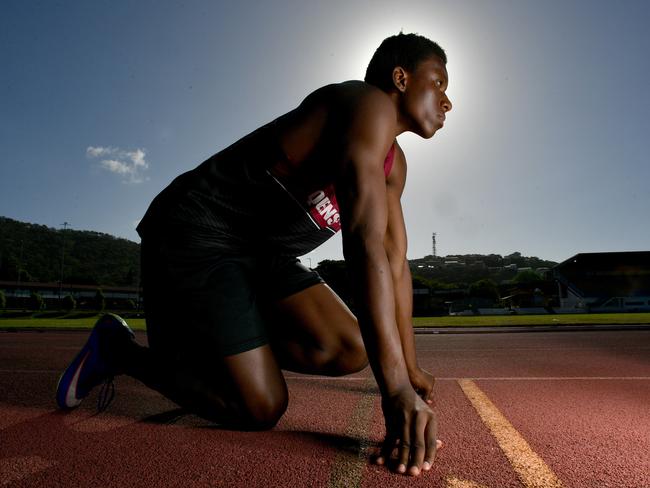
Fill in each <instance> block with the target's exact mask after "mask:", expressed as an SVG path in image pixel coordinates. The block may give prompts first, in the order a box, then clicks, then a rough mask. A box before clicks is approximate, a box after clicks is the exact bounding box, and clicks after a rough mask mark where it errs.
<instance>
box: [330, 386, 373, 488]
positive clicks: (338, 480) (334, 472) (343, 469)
mask: <svg viewBox="0 0 650 488" xmlns="http://www.w3.org/2000/svg"><path fill="white" fill-rule="evenodd" d="M360 379H365V380H366V381H368V386H369V387H370V386H372V384H373V383H374V380H373V379H372V378H360ZM375 399H376V397H375V395H371V394H367V393H364V394H362V395H361V398H360V399H359V401H358V402H357V404H356V406H355V407H354V410H353V411H352V414H351V415H350V419H349V420H348V425H347V429H346V431H345V436H346V437H348V438H350V439H353V440H354V441H356V442H358V450H357V448H356V446H354V448H353V449H351V450H349V451H348V450H343V451H339V454H337V456H336V458H335V459H334V462H333V463H332V468H331V470H330V477H329V480H328V483H327V486H328V488H358V487H359V486H361V478H362V477H363V470H364V469H365V467H366V464H367V463H368V455H369V451H370V448H371V447H372V444H371V443H370V442H369V441H368V431H369V430H370V425H371V421H372V413H373V409H374V404H375Z"/></svg>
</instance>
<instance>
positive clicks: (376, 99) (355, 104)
mask: <svg viewBox="0 0 650 488" xmlns="http://www.w3.org/2000/svg"><path fill="white" fill-rule="evenodd" d="M312 95H314V96H315V97H317V98H320V99H321V100H323V101H324V102H325V103H327V104H328V105H330V106H331V107H332V108H334V109H341V110H345V111H352V112H355V111H371V112H377V113H381V112H387V111H388V112H390V111H393V112H394V110H395V108H394V105H393V103H392V102H391V98H390V96H389V95H388V94H387V93H386V92H384V91H383V90H381V89H379V88H377V87H376V86H374V85H371V84H369V83H366V82H364V81H359V80H350V81H344V82H341V83H334V84H331V85H326V86H324V87H322V88H320V89H318V90H316V91H315V92H314V93H313V94H312Z"/></svg>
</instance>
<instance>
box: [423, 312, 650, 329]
mask: <svg viewBox="0 0 650 488" xmlns="http://www.w3.org/2000/svg"><path fill="white" fill-rule="evenodd" d="M611 324H614V325H626V324H650V313H585V314H582V313H581V314H562V315H560V314H548V315H476V316H467V317H463V316H461V317H459V316H453V317H452V316H448V317H414V318H413V325H414V326H415V327H481V326H483V327H485V326H488V327H492V326H508V325H523V326H535V325H611Z"/></svg>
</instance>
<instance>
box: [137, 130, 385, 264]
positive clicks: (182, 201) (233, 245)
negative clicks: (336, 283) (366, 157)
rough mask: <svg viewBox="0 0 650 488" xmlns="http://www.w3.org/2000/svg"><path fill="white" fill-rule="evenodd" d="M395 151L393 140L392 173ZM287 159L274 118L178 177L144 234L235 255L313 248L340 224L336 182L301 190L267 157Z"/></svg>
mask: <svg viewBox="0 0 650 488" xmlns="http://www.w3.org/2000/svg"><path fill="white" fill-rule="evenodd" d="M269 151H273V152H275V154H273V155H271V156H272V157H269V154H268V152H269ZM394 152H395V146H394V145H393V146H391V149H390V151H389V153H388V155H387V156H386V160H385V161H384V172H385V174H386V175H388V173H389V172H390V170H391V167H392V164H393V159H394ZM284 157H285V156H284V154H283V153H282V150H281V148H280V147H279V145H278V143H277V138H276V137H274V124H273V123H271V124H269V125H266V126H264V127H262V128H260V129H258V130H256V131H254V132H252V133H251V134H249V135H247V136H246V137H244V138H242V139H240V140H239V141H237V142H236V143H234V144H233V145H231V146H230V147H228V148H226V149H224V150H223V151H220V152H219V153H217V154H215V155H214V156H212V157H210V158H209V159H208V160H206V161H204V162H203V163H201V164H200V165H199V166H198V167H196V168H195V169H193V170H191V171H188V172H187V173H184V174H182V175H180V176H179V177H177V178H176V179H175V180H174V181H173V182H172V183H171V184H170V185H169V186H168V187H167V188H165V189H164V190H163V191H162V192H161V193H160V194H159V195H158V196H157V197H156V198H155V199H154V200H153V202H152V203H151V205H150V206H149V209H148V210H147V212H146V214H145V216H144V218H143V219H142V221H141V222H140V224H139V225H138V227H137V231H138V233H139V234H140V236H141V237H143V238H145V236H149V235H165V236H166V237H167V238H168V240H172V241H175V242H182V243H184V244H185V245H189V246H190V247H192V246H196V247H211V248H213V249H215V250H217V251H221V252H224V253H229V254H231V253H234V254H238V253H253V254H260V253H263V254H273V255H279V256H302V255H304V254H307V253H308V252H310V251H312V250H313V249H315V248H316V247H318V246H319V245H320V244H322V243H323V242H325V241H326V240H327V239H329V238H330V237H331V236H333V235H334V234H335V233H336V232H337V231H338V230H339V229H340V219H339V214H338V211H339V209H338V204H337V202H336V195H335V191H334V186H333V185H329V186H327V187H325V188H322V189H318V190H316V191H308V192H305V191H301V189H300V188H295V187H292V186H291V185H290V183H289V182H286V181H281V178H280V177H278V176H274V175H272V174H271V172H270V171H269V169H268V168H267V167H265V166H264V164H262V163H261V161H269V160H271V161H273V160H277V159H278V158H284ZM170 238H171V239H170Z"/></svg>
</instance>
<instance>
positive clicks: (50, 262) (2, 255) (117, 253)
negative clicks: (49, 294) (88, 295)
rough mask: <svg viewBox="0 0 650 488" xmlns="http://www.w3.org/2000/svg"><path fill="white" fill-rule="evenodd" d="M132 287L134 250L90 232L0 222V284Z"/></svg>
mask: <svg viewBox="0 0 650 488" xmlns="http://www.w3.org/2000/svg"><path fill="white" fill-rule="evenodd" d="M62 257H63V282H64V283H74V284H79V285H103V286H135V285H137V284H138V276H139V270H140V245H139V244H138V243H135V242H132V241H129V240H127V239H121V238H117V237H113V236H111V235H109V234H103V233H101V232H91V231H79V230H71V229H67V230H63V229H53V228H51V227H46V226H44V225H37V224H29V223H25V222H19V221H16V220H12V219H9V218H6V217H0V280H3V281H32V282H47V283H50V282H58V281H59V280H60V279H61V258H62Z"/></svg>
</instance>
